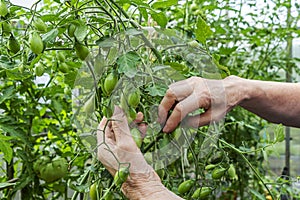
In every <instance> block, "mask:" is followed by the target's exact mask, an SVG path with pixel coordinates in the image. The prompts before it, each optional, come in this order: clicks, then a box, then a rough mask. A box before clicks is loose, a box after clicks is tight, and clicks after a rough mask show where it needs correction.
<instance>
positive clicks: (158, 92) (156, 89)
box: [146, 85, 167, 97]
mask: <svg viewBox="0 0 300 200" xmlns="http://www.w3.org/2000/svg"><path fill="white" fill-rule="evenodd" d="M166 90H167V87H165V86H163V85H159V86H158V85H152V86H150V87H147V88H146V91H147V92H149V94H150V95H151V96H154V97H155V96H161V97H163V96H164V95H165V93H166Z"/></svg>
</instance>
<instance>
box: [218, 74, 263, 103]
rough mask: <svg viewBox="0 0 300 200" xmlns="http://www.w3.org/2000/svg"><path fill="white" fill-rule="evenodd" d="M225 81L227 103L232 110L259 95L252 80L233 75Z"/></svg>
mask: <svg viewBox="0 0 300 200" xmlns="http://www.w3.org/2000/svg"><path fill="white" fill-rule="evenodd" d="M223 81H224V88H225V92H226V98H227V101H228V102H227V103H228V105H229V107H231V108H233V107H235V106H237V105H240V106H242V105H243V104H244V103H245V102H247V101H248V100H250V99H252V98H254V96H255V95H256V94H257V90H256V89H255V87H254V85H253V84H252V82H251V80H247V79H244V78H240V77H237V76H233V75H232V76H228V77H226V78H225V79H224V80H223Z"/></svg>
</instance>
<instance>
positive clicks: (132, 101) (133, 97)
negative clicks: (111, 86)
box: [128, 90, 141, 108]
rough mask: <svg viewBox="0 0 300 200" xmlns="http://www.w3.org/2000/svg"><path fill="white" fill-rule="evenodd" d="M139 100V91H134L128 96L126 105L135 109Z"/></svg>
mask: <svg viewBox="0 0 300 200" xmlns="http://www.w3.org/2000/svg"><path fill="white" fill-rule="evenodd" d="M140 99H141V95H140V91H139V90H136V91H134V92H133V93H130V94H129V95H128V105H129V106H132V107H134V108H135V107H137V106H138V105H139V103H140Z"/></svg>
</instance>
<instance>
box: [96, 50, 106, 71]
mask: <svg viewBox="0 0 300 200" xmlns="http://www.w3.org/2000/svg"><path fill="white" fill-rule="evenodd" d="M104 63H105V60H104V58H103V57H102V56H101V55H97V56H96V58H95V62H94V71H95V73H96V74H97V75H102V74H103V71H104V69H105V66H104Z"/></svg>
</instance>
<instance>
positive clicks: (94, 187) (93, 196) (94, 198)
mask: <svg viewBox="0 0 300 200" xmlns="http://www.w3.org/2000/svg"><path fill="white" fill-rule="evenodd" d="M89 193H90V197H91V200H97V199H98V198H97V183H93V184H92V185H91V187H90V192H89Z"/></svg>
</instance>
